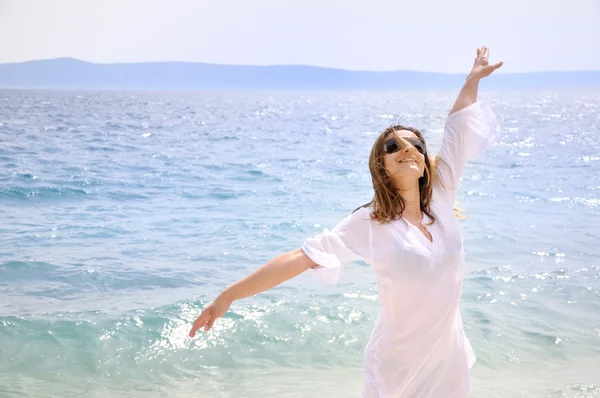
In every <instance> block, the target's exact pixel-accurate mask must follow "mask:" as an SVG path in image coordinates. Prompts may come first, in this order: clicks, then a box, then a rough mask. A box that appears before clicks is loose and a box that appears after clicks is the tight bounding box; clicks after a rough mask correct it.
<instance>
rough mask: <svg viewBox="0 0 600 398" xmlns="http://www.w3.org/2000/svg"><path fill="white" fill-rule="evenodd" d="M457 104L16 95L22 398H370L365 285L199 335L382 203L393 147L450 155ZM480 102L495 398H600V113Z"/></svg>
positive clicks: (425, 97)
mask: <svg viewBox="0 0 600 398" xmlns="http://www.w3.org/2000/svg"><path fill="white" fill-rule="evenodd" d="M455 96H456V93H455V92H425V91H414V92H385V91H381V92H377V91H368V92H351V91H334V92H326V91H294V92H283V91H279V92H267V91H253V92H240V91H222V92H166V91H163V92H149V91H137V92H120V91H97V92H94V91H80V92H79V91H62V92H60V91H59V92H53V91H0V217H1V220H2V221H1V224H0V230H1V233H0V239H1V241H0V396H1V397H23V396H31V397H56V396H60V397H81V396H89V397H107V396H115V397H117V396H118V397H121V396H122V397H125V396H127V397H129V396H140V397H141V396H143V397H163V396H164V397H188V396H202V397H209V398H212V397H215V398H216V397H219V398H221V397H223V398H225V397H283V398H291V397H360V396H361V394H362V355H363V349H364V346H365V345H366V343H367V340H368V337H369V333H370V331H371V330H372V327H373V322H374V319H375V318H376V317H377V314H378V304H377V291H376V285H375V282H374V278H373V276H372V274H371V271H370V269H369V267H368V265H366V264H363V263H353V264H350V265H348V266H347V267H346V269H345V272H344V275H343V276H342V279H341V281H340V284H339V285H337V286H335V287H329V286H326V285H324V284H322V283H321V282H319V281H316V280H313V279H312V278H311V277H310V276H307V275H301V276H299V277H298V278H295V279H293V280H291V281H288V282H286V283H284V284H283V285H281V286H279V287H277V288H275V289H272V290H270V291H268V292H265V293H263V294H260V295H258V296H255V297H251V298H248V299H244V300H242V301H239V302H235V303H234V304H233V306H232V307H231V309H230V311H229V312H228V313H227V314H226V316H225V317H224V318H222V319H220V320H218V321H217V322H216V323H215V326H214V328H213V329H212V330H211V331H210V332H209V333H203V332H200V333H199V335H198V336H197V337H196V338H195V339H190V338H189V337H187V333H188V331H189V329H190V327H191V325H192V322H193V320H194V319H195V318H196V316H197V315H198V314H199V313H200V312H201V310H202V308H203V307H205V306H206V305H207V304H208V303H210V302H211V300H212V299H213V298H214V297H215V296H216V295H217V294H218V293H219V292H220V291H222V290H223V289H224V288H226V287H227V286H228V285H230V284H232V283H233V282H235V281H236V280H238V279H240V278H242V277H244V276H245V275H247V274H248V273H250V272H252V271H253V270H255V269H256V268H258V267H260V266H261V265H262V264H264V263H265V262H267V261H268V260H269V259H271V258H273V257H274V256H276V255H278V254H281V253H283V252H287V251H290V250H293V249H295V248H297V247H299V246H300V245H301V243H302V241H303V240H304V239H305V238H307V237H310V236H313V235H315V234H317V233H319V232H321V231H323V230H324V229H325V228H332V227H333V226H334V225H335V224H336V223H337V222H339V221H340V220H341V219H343V218H344V217H345V216H346V215H347V214H349V213H350V212H351V211H352V210H353V209H355V208H356V207H358V206H359V205H361V204H364V203H366V202H368V201H369V200H370V199H371V195H372V187H371V180H370V174H369V170H368V155H369V151H370V150H371V146H372V144H373V141H374V139H375V138H376V136H377V135H378V134H379V132H381V131H382V130H383V129H385V128H386V127H388V126H390V125H391V124H393V123H397V122H400V123H403V124H406V125H410V126H415V127H418V128H420V129H421V130H422V131H423V132H424V135H425V137H426V139H427V140H428V144H429V148H430V151H431V152H435V151H436V150H437V148H439V144H440V139H441V136H442V131H443V125H444V121H445V117H446V115H447V113H448V110H449V108H450V107H451V105H452V103H453V100H454V99H455ZM481 97H482V99H484V100H486V101H488V102H490V103H491V104H492V105H493V107H494V109H495V112H496V114H497V118H498V121H499V124H500V132H501V138H500V140H499V142H498V143H497V144H496V146H494V147H493V148H492V149H490V150H489V151H488V152H487V153H486V154H485V155H483V156H479V157H477V158H476V159H474V160H473V161H472V162H471V163H470V164H469V165H468V166H467V167H466V169H465V171H464V174H463V179H462V182H461V185H460V192H459V195H458V200H459V202H460V206H461V207H462V208H464V209H465V210H466V215H467V216H468V218H466V219H465V220H463V221H461V228H462V232H463V236H464V243H465V250H466V260H467V266H466V271H465V283H464V288H463V296H462V303H461V308H462V312H463V319H464V323H465V329H466V333H467V335H468V337H469V338H470V340H471V342H472V345H473V347H474V350H475V353H476V355H477V357H478V362H477V363H476V365H475V366H474V367H473V369H472V371H471V376H472V388H473V396H474V397H600V241H599V236H600V91H599V90H587V91H586V90H576V91H575V90H572V91H569V90H564V91H498V92H483V93H482V94H481ZM423 294H424V295H426V294H427V292H423ZM399 316H401V314H399Z"/></svg>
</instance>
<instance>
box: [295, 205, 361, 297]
mask: <svg viewBox="0 0 600 398" xmlns="http://www.w3.org/2000/svg"><path fill="white" fill-rule="evenodd" d="M369 214H370V210H367V209H366V208H361V209H359V210H357V211H356V212H354V213H352V214H350V215H349V216H347V217H346V218H344V219H343V220H342V221H341V222H340V223H338V224H337V225H336V226H335V227H334V228H333V229H332V230H331V231H328V230H325V231H323V232H322V233H321V234H319V235H317V236H315V237H312V238H308V239H306V240H305V241H304V243H303V244H302V251H304V253H305V254H306V255H307V256H308V257H310V258H311V260H313V261H314V262H315V263H317V264H318V266H317V267H316V268H310V269H309V272H311V273H313V274H314V275H315V276H316V277H318V278H320V279H322V280H324V281H325V282H326V283H327V284H330V285H335V284H337V282H338V281H339V279H340V276H341V275H342V272H343V269H344V266H345V264H347V263H349V262H352V261H358V260H363V261H365V262H369V258H370V248H371V245H372V239H371V220H370V216H369Z"/></svg>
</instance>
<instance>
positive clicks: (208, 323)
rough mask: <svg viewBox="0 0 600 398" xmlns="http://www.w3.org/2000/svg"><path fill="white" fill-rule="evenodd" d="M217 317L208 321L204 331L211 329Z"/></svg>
mask: <svg viewBox="0 0 600 398" xmlns="http://www.w3.org/2000/svg"><path fill="white" fill-rule="evenodd" d="M216 319H217V318H210V320H209V321H208V322H206V326H204V331H205V332H208V331H209V330H210V328H212V326H213V324H214V323H215V320H216Z"/></svg>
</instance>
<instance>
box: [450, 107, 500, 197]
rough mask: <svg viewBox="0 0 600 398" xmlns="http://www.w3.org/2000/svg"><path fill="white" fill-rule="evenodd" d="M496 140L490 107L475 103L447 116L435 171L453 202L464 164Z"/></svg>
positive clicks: (494, 124) (495, 128)
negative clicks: (436, 170)
mask: <svg viewBox="0 0 600 398" xmlns="http://www.w3.org/2000/svg"><path fill="white" fill-rule="evenodd" d="M497 140H498V125H497V123H496V117H495V115H494V112H493V110H492V108H491V106H490V105H489V104H486V103H481V102H476V103H474V104H471V105H469V106H467V107H466V108H463V109H461V110H460V111H458V112H454V113H453V114H451V115H449V116H448V119H447V120H446V125H445V126H444V135H443V136H442V144H441V147H440V152H439V158H440V159H439V163H438V172H439V174H440V178H441V179H442V182H443V183H444V187H445V188H446V191H447V192H448V193H449V194H450V196H451V197H452V200H453V201H454V198H455V195H456V189H457V188H458V182H459V181H460V177H461V175H462V172H463V169H464V167H465V165H466V164H467V163H468V162H469V161H470V160H471V159H473V158H474V157H475V156H477V155H481V154H482V153H484V152H485V151H486V150H487V149H488V148H490V147H491V146H492V145H494V143H495V142H496V141H497Z"/></svg>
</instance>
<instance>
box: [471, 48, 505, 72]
mask: <svg viewBox="0 0 600 398" xmlns="http://www.w3.org/2000/svg"><path fill="white" fill-rule="evenodd" d="M489 55H490V49H489V48H487V47H485V46H484V47H481V48H478V49H477V58H475V62H474V63H473V69H472V70H471V73H470V75H472V76H476V77H479V78H483V77H487V76H489V75H491V74H492V72H494V71H495V70H496V69H498V68H500V67H501V66H502V65H503V64H504V62H498V63H496V64H493V65H490V63H489V61H488V57H489Z"/></svg>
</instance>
